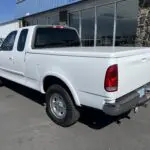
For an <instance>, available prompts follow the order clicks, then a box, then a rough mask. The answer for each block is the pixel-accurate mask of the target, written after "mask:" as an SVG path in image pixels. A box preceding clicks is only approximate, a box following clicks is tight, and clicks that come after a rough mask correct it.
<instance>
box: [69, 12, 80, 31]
mask: <svg viewBox="0 0 150 150" xmlns="http://www.w3.org/2000/svg"><path fill="white" fill-rule="evenodd" d="M69 25H70V26H71V27H73V28H76V29H77V31H78V32H79V12H74V13H70V14H69Z"/></svg>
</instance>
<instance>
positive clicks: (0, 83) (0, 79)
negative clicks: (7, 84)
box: [0, 78, 4, 87]
mask: <svg viewBox="0 0 150 150" xmlns="http://www.w3.org/2000/svg"><path fill="white" fill-rule="evenodd" d="M3 84H4V83H3V80H2V78H0V87H1V86H3Z"/></svg>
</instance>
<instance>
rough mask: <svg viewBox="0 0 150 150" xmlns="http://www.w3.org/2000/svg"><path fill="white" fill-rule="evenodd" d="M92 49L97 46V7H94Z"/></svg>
mask: <svg viewBox="0 0 150 150" xmlns="http://www.w3.org/2000/svg"><path fill="white" fill-rule="evenodd" d="M94 10H95V27H94V47H96V45H97V7H96V6H95V8H94Z"/></svg>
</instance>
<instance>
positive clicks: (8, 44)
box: [1, 31, 17, 51]
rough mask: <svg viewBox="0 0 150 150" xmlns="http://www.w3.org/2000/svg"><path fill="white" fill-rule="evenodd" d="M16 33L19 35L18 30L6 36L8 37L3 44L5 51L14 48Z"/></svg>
mask: <svg viewBox="0 0 150 150" xmlns="http://www.w3.org/2000/svg"><path fill="white" fill-rule="evenodd" d="M16 35H17V31H13V32H11V33H10V34H9V35H8V36H7V37H6V39H5V40H4V42H3V44H2V46H1V49H2V50H3V51H11V50H12V49H13V46H14V43H15V38H16Z"/></svg>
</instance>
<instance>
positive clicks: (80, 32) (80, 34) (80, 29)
mask: <svg viewBox="0 0 150 150" xmlns="http://www.w3.org/2000/svg"><path fill="white" fill-rule="evenodd" d="M79 36H80V39H81V42H82V19H81V11H79Z"/></svg>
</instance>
